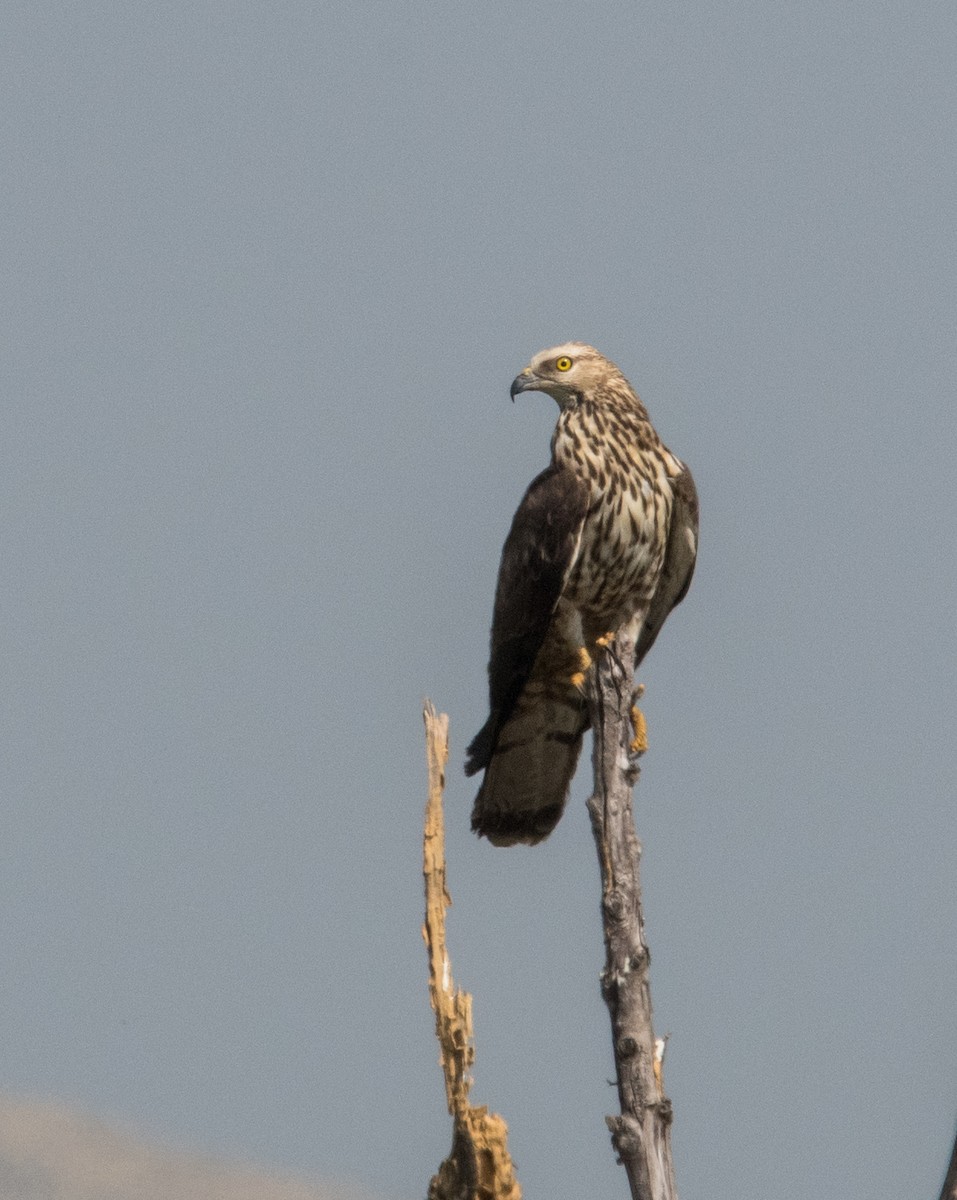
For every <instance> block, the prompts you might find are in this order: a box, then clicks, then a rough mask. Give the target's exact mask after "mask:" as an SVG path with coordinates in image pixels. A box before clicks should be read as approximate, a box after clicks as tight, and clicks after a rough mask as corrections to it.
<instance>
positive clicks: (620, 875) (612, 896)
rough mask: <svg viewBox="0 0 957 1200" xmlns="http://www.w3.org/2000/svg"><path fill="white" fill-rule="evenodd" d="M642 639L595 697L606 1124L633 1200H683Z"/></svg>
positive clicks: (617, 655) (602, 677)
mask: <svg viewBox="0 0 957 1200" xmlns="http://www.w3.org/2000/svg"><path fill="white" fill-rule="evenodd" d="M634 659H635V644H634V639H633V638H632V637H630V636H629V635H626V634H625V633H624V632H619V634H618V636H617V637H616V639H615V643H614V653H607V652H606V653H601V654H600V655H599V656H598V661H597V664H596V669H595V673H594V682H593V685H592V687H591V689H590V692H589V697H588V701H589V710H590V712H591V718H592V728H593V731H594V754H593V765H594V771H595V791H594V795H593V796H592V797H591V799H590V800H589V801H588V812H589V815H590V817H591V823H592V833H593V834H594V837H595V846H596V849H597V851H598V864H599V869H600V871H601V888H602V918H603V924H604V933H605V968H604V970H603V971H602V974H601V986H602V995H603V996H604V999H605V1002H606V1003H607V1005H608V1011H609V1014H610V1016H611V1028H612V1049H613V1051H614V1056H615V1067H616V1071H617V1079H618V1099H619V1104H620V1107H621V1112H620V1114H619V1115H618V1116H614V1117H606V1118H605V1120H606V1122H607V1124H608V1128H609V1129H610V1130H611V1139H612V1145H613V1146H614V1148H615V1151H616V1152H617V1154H618V1158H619V1161H620V1162H621V1163H622V1165H623V1166H624V1168H625V1171H626V1172H627V1175H628V1183H629V1186H630V1187H631V1195H632V1200H677V1194H678V1193H677V1189H676V1186H675V1176H674V1166H673V1163H672V1158H671V1119H672V1111H671V1101H670V1100H669V1099H668V1098H667V1096H666V1095H665V1093H664V1087H663V1081H662V1063H663V1059H664V1042H662V1041H656V1040H655V1035H654V1029H653V1027H652V1013H651V986H650V982H649V976H648V965H649V961H650V955H649V951H648V945H647V942H646V941H645V930H644V918H643V916H642V909H641V882H640V878H639V863H640V860H641V843H640V842H639V841H638V834H637V832H636V830H635V822H634V817H633V814H632V791H633V789H634V786H635V783H636V782H637V779H638V774H639V769H638V756H639V755H640V754H641V753H642V751H643V749H644V741H643V728H641V727H642V726H643V721H638V720H637V719H635V718H633V716H632V704H633V692H632V686H631V680H632V676H633V674H634Z"/></svg>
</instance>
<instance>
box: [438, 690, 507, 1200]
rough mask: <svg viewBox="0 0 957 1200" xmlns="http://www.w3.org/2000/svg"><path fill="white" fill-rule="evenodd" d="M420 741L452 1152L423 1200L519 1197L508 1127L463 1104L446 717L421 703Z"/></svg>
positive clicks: (465, 1021) (468, 1022)
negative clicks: (449, 870) (448, 871)
mask: <svg viewBox="0 0 957 1200" xmlns="http://www.w3.org/2000/svg"><path fill="white" fill-rule="evenodd" d="M423 715H424V717H425V743H426V754H427V756H428V764H429V799H428V803H427V804H426V809H425V840H424V844H423V856H422V874H423V875H424V877H425V924H424V925H423V927H422V936H423V938H424V939H425V944H426V947H427V949H428V953H429V995H430V998H431V1000H432V1008H433V1009H434V1011H435V1035H436V1037H437V1038H438V1040H439V1061H440V1063H441V1065H442V1072H443V1074H444V1076H445V1097H446V1101H447V1103H448V1109H449V1113H450V1114H451V1117H452V1149H451V1151H450V1152H449V1156H448V1158H447V1159H446V1160H445V1161H444V1162H443V1163H442V1165H441V1166H440V1167H439V1170H438V1173H437V1174H436V1175H434V1176H433V1177H432V1180H431V1182H430V1184H429V1192H428V1196H429V1200H521V1196H522V1190H521V1188H520V1187H519V1185H518V1181H517V1180H516V1178H515V1172H514V1170H513V1168H512V1160H511V1158H510V1157H509V1153H508V1126H507V1125H506V1124H505V1122H504V1121H503V1120H502V1118H501V1117H499V1116H497V1115H496V1114H495V1113H490V1112H489V1111H488V1109H487V1108H486V1107H485V1106H484V1105H483V1106H481V1107H476V1106H474V1105H472V1104H470V1103H469V1091H470V1090H471V1087H472V1078H471V1076H470V1074H469V1070H470V1068H471V1066H472V1064H473V1062H474V1061H475V1045H474V1042H473V1038H472V997H471V996H470V995H469V994H468V992H463V991H461V990H460V989H459V988H457V987H456V986H455V984H454V982H453V980H452V964H451V962H450V961H449V953H448V949H447V947H446V943H445V910H446V909H447V908H448V907H449V905H450V904H451V903H452V900H451V897H450V896H449V893H448V889H447V887H446V880H445V818H444V815H443V810H442V793H443V790H444V788H445V764H446V763H447V762H448V757H449V718H448V717H447V716H446V714H445V713H441V714H437V713H436V711H435V709H434V708H433V706H432V704H431V703H430V702H428V701H426V704H425V710H424V713H423Z"/></svg>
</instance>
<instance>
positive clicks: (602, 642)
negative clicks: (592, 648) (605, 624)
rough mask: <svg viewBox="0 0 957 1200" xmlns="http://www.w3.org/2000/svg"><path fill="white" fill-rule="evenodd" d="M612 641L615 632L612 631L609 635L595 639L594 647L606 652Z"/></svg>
mask: <svg viewBox="0 0 957 1200" xmlns="http://www.w3.org/2000/svg"><path fill="white" fill-rule="evenodd" d="M614 640H615V631H614V630H612V631H611V633H603V634H602V635H601V637H600V638H595V645H596V646H601V648H602V649H603V650H607V649H608V647H609V646H610V645H611V644H612V642H613V641H614Z"/></svg>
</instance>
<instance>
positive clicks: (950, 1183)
mask: <svg viewBox="0 0 957 1200" xmlns="http://www.w3.org/2000/svg"><path fill="white" fill-rule="evenodd" d="M940 1200H957V1137H955V1138H954V1148H953V1150H952V1151H951V1155H950V1166H949V1167H948V1168H947V1177H946V1178H945V1180H944V1186H943V1187H942V1188H941V1189H940Z"/></svg>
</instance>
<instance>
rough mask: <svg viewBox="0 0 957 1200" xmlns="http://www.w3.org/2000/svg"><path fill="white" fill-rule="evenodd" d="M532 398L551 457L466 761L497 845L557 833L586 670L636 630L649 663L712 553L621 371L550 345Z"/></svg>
mask: <svg viewBox="0 0 957 1200" xmlns="http://www.w3.org/2000/svg"><path fill="white" fill-rule="evenodd" d="M532 391H538V392H546V393H547V394H548V395H549V396H551V397H553V399H555V400H556V401H557V402H558V407H559V410H560V412H559V416H558V424H557V426H556V427H555V433H554V435H553V436H552V461H551V465H550V466H548V467H547V468H546V469H545V470H544V471H543V472H542V473H541V475H539V476H538V477H537V478H536V479H535V480H533V481H532V483H531V485H530V487H529V489H528V491H527V492H526V493H525V497H524V499H523V500H522V502H521V504H520V505H519V507H518V511H517V512H516V514H515V518H514V520H513V521H512V528H511V530H510V532H509V534H508V537H507V538H506V541H505V547H504V549H503V550H502V562H501V566H500V568H499V574H498V586H497V588H496V593H495V609H494V616H493V619H492V636H491V657H490V661H489V668H488V671H489V703H490V708H491V713H490V716H489V718H488V720H487V721H486V723H485V725H484V726H483V728H482V729H481V731H480V732H479V733H478V735H477V736H476V738H475V739H474V741H473V742H472V744H471V745H470V746H469V748H468V753H467V760H466V766H465V770H466V774H468V775H474V774H475V773H476V772H478V771H481V770H484V771H485V777H484V779H483V781H482V786H481V788H480V789H479V793H478V796H477V797H476V800H475V806H474V808H473V810H472V828H473V829H474V830H475V832H476V833H478V834H479V835H483V836H485V837H487V838H488V839H489V841H490V842H492V843H493V844H494V845H496V846H511V845H515V844H516V843H518V842H524V843H526V844H528V845H534V844H535V843H536V842H540V841H541V840H542V838H545V837H547V836H548V835H549V834H550V833H551V831H552V830H553V829H554V828H555V826H556V824H557V823H558V820H559V818H560V817H561V815H562V810H563V809H564V807H565V801H566V798H567V794H568V787H569V784H570V783H571V778H572V775H573V774H574V772H575V766H576V764H577V762H578V756H579V752H580V750H581V746H582V739H583V737H584V734H585V731H586V730H587V728H588V710H587V706H586V703H585V698H584V683H585V674H586V672H587V671H588V669H589V668H590V666H591V664H592V662H593V660H594V657H595V655H597V654H598V652H599V648H600V647H602V646H606V645H608V643H609V642H610V640H611V636H612V635H613V634H614V633H615V632H616V631H617V630H618V629H620V628H621V627H622V626H624V625H631V627H632V630H633V632H634V633H635V635H636V638H637V645H636V652H635V665H636V666H637V665H638V663H640V662H641V660H642V659H643V658H644V657H645V655H646V654H647V653H648V651H649V650H650V649H651V646H652V644H653V643H654V640H655V638H656V637H657V636H658V633H659V632H660V630H661V627H662V625H663V624H664V622H665V618H666V617H667V616H668V614H669V613H670V612H671V610H672V609H673V608H674V607H675V605H676V604H679V603H680V602H681V601H682V600H683V599H684V596H685V593H686V592H687V591H688V586H689V584H690V583H691V575H692V572H693V571H694V564H695V555H696V553H697V546H698V497H697V493H696V492H695V486H694V481H693V480H692V478H691V472H690V471H689V470H688V468H687V467H686V466H685V465H684V463H683V462H681V460H680V459H678V458H676V457H675V455H674V454H672V453H671V451H670V450H668V448H667V447H666V446H665V445H664V444H663V443H662V441H661V439H660V438H659V437H658V435H657V433H656V432H655V430H654V428H653V427H652V424H651V421H650V420H649V418H648V413H647V412H646V410H645V407H644V405H643V404H642V402H641V401H640V400H639V399H638V396H637V395H636V394H635V391H634V389H633V388H632V387H631V385H630V384H629V382H628V380H627V379H625V377H624V375H622V373H621V371H619V369H618V368H617V367H616V366H615V365H614V363H611V362H609V361H608V359H607V358H604V357H603V356H602V355H601V354H599V353H598V351H597V350H595V349H593V348H592V347H591V346H586V345H584V344H583V343H581V342H567V343H566V344H565V345H563V346H555V347H553V348H552V349H550V350H543V351H542V352H541V353H540V354H536V356H535V357H534V358H533V359H532V361H531V362H530V363H529V365H528V366H527V367H526V368H525V370H524V371H522V372H521V374H520V375H518V376H517V377H516V379H515V380H514V382H513V383H512V389H511V395H512V399H513V400H514V399H515V397H516V396H517V395H518V394H519V392H532Z"/></svg>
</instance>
